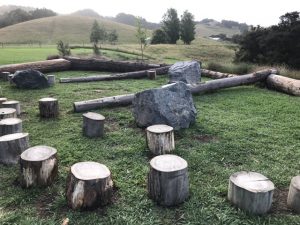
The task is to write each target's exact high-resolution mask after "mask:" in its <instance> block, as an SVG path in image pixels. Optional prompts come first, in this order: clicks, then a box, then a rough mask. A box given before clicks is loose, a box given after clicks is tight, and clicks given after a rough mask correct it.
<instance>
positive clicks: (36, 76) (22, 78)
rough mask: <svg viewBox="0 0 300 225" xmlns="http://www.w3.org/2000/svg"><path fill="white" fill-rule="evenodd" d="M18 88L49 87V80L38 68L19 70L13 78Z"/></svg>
mask: <svg viewBox="0 0 300 225" xmlns="http://www.w3.org/2000/svg"><path fill="white" fill-rule="evenodd" d="M11 80H12V82H13V83H14V84H15V85H16V86H17V87H18V88H24V89H39V88H46V87H49V84H48V80H47V78H46V76H45V75H44V74H42V73H41V72H40V71H37V70H32V69H28V70H19V71H17V72H15V74H14V76H13V77H12V78H11Z"/></svg>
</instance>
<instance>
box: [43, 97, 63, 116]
mask: <svg viewBox="0 0 300 225" xmlns="http://www.w3.org/2000/svg"><path fill="white" fill-rule="evenodd" d="M39 110H40V117H43V118H55V117H58V113H59V112H58V101H57V99H55V98H42V99H40V100H39Z"/></svg>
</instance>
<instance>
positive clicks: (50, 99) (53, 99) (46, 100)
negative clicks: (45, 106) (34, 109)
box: [39, 98, 57, 102]
mask: <svg viewBox="0 0 300 225" xmlns="http://www.w3.org/2000/svg"><path fill="white" fill-rule="evenodd" d="M54 101H57V99H56V98H41V99H40V100H39V102H54Z"/></svg>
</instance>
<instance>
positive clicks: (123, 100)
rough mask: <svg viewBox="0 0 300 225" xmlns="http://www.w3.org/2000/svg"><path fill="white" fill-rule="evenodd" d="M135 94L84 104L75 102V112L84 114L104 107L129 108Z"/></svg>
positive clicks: (83, 102) (90, 101)
mask: <svg viewBox="0 0 300 225" xmlns="http://www.w3.org/2000/svg"><path fill="white" fill-rule="evenodd" d="M133 98H134V94H128V95H117V96H113V97H105V98H100V99H93V100H88V101H82V102H74V104H73V108H74V112H84V111H88V110H92V109H98V108H103V107H115V106H127V105H131V104H132V100H133Z"/></svg>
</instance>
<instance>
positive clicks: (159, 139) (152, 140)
mask: <svg viewBox="0 0 300 225" xmlns="http://www.w3.org/2000/svg"><path fill="white" fill-rule="evenodd" d="M146 139H147V144H148V148H149V150H150V151H151V152H152V154H154V155H163V154H168V153H170V152H171V151H172V150H174V149H175V142H174V131H173V127H170V126H168V125H163V124H159V125H153V126H150V127H147V129H146Z"/></svg>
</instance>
